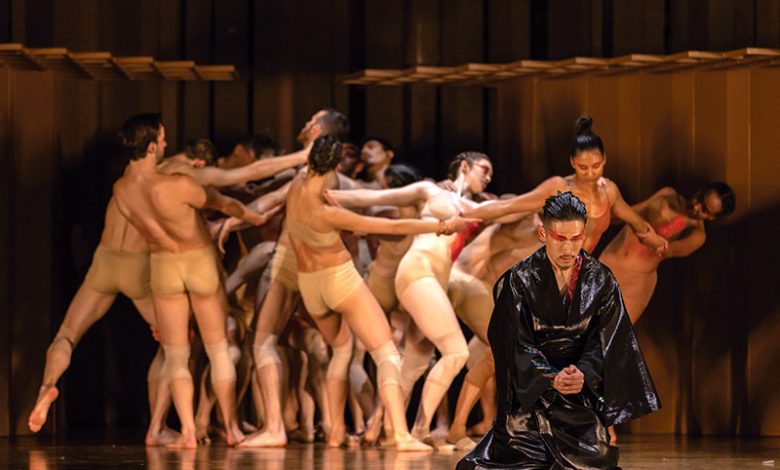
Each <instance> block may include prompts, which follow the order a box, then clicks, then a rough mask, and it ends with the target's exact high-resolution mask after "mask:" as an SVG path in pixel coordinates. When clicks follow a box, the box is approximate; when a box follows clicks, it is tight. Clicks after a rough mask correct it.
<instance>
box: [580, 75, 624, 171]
mask: <svg viewBox="0 0 780 470" xmlns="http://www.w3.org/2000/svg"><path fill="white" fill-rule="evenodd" d="M619 86H620V77H617V76H606V77H594V78H591V79H589V80H588V109H587V110H585V111H586V112H587V113H588V114H589V115H590V116H591V117H592V118H593V127H594V129H593V130H594V131H595V132H596V134H598V135H599V136H600V137H601V140H602V141H603V142H604V150H605V152H606V153H607V166H606V167H605V168H604V172H605V173H604V175H605V176H606V177H607V178H610V179H613V180H615V181H616V182H617V183H618V185H619V184H620V183H621V181H620V180H619V179H618V178H617V175H618V174H619V173H620V166H621V161H622V158H621V157H622V154H621V152H620V145H619V142H620V141H619V137H620V97H619V95H618V94H617V93H615V90H617V89H618V87H619Z"/></svg>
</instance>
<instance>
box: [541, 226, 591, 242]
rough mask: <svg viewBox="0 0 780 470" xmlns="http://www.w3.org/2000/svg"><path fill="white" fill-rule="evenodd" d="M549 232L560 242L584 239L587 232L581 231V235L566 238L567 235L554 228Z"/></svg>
mask: <svg viewBox="0 0 780 470" xmlns="http://www.w3.org/2000/svg"><path fill="white" fill-rule="evenodd" d="M547 233H549V234H550V237H552V239H553V240H558V241H559V242H565V241H569V240H571V241H573V242H578V241H580V240H583V239H584V238H585V232H582V233H580V234H579V235H575V236H573V237H571V238H566V237H565V236H563V235H561V234H560V233H558V232H556V231H555V230H553V229H550V230H548V231H547Z"/></svg>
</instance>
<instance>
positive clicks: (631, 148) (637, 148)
mask: <svg viewBox="0 0 780 470" xmlns="http://www.w3.org/2000/svg"><path fill="white" fill-rule="evenodd" d="M641 83H642V81H641V77H640V76H638V75H624V76H621V77H620V84H619V85H618V96H619V99H620V108H619V109H618V116H619V118H618V119H619V122H620V135H619V137H618V141H617V150H618V152H620V165H619V166H618V172H617V173H616V177H615V179H616V181H618V182H619V184H620V189H621V193H622V194H623V198H624V199H626V200H628V201H637V200H639V197H640V188H641V172H642V170H641V168H642V166H641V165H642V129H641V127H642V120H641V114H640V113H641V99H642V97H641ZM594 127H595V126H594Z"/></svg>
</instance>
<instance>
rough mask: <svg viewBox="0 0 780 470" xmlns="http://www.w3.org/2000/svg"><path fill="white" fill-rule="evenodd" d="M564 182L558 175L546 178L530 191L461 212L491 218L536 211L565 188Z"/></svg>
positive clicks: (464, 214) (485, 218) (465, 215)
mask: <svg viewBox="0 0 780 470" xmlns="http://www.w3.org/2000/svg"><path fill="white" fill-rule="evenodd" d="M565 188H566V182H565V181H564V179H563V178H561V177H560V176H553V177H552V178H548V179H546V180H545V181H544V182H542V184H540V185H539V186H537V187H535V188H534V189H532V190H531V191H529V192H527V193H525V194H521V195H519V196H515V197H513V198H510V199H502V200H499V201H495V202H492V203H491V204H482V205H480V206H479V207H477V208H475V209H470V210H467V211H464V212H463V216H464V217H475V218H478V219H483V220H492V219H497V218H499V217H503V216H505V215H508V214H511V213H515V212H536V211H538V210H539V209H541V208H542V207H544V201H545V200H546V199H547V198H548V197H550V196H552V195H554V194H555V193H556V191H560V190H565Z"/></svg>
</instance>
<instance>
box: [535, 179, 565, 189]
mask: <svg viewBox="0 0 780 470" xmlns="http://www.w3.org/2000/svg"><path fill="white" fill-rule="evenodd" d="M539 187H540V188H551V189H558V190H561V189H568V187H569V180H568V179H567V178H566V177H563V176H551V177H549V178H547V179H546V180H544V181H542V183H541V184H540V185H539Z"/></svg>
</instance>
